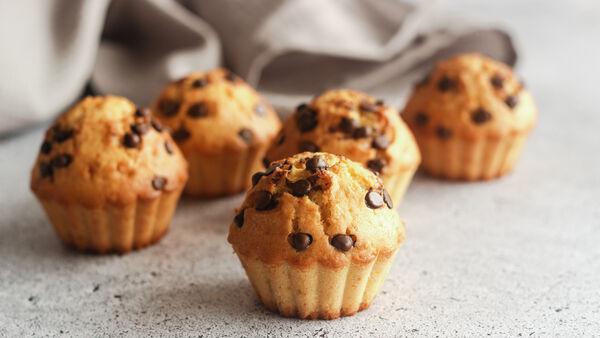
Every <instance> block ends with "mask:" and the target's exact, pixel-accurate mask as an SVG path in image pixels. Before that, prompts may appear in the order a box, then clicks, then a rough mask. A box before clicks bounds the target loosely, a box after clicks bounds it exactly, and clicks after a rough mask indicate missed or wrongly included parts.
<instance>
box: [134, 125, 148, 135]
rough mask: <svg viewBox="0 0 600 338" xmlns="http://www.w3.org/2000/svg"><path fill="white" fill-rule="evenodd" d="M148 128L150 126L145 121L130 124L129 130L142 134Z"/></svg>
mask: <svg viewBox="0 0 600 338" xmlns="http://www.w3.org/2000/svg"><path fill="white" fill-rule="evenodd" d="M148 130H150V127H149V126H148V125H147V124H145V123H134V124H132V125H131V131H132V132H134V133H136V134H138V135H144V134H145V133H147V132H148Z"/></svg>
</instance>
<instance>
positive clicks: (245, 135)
mask: <svg viewBox="0 0 600 338" xmlns="http://www.w3.org/2000/svg"><path fill="white" fill-rule="evenodd" d="M238 136H239V137H240V138H241V139H242V140H243V141H244V142H246V143H247V144H250V143H252V140H253V139H254V133H252V130H250V129H248V128H242V129H240V131H239V132H238Z"/></svg>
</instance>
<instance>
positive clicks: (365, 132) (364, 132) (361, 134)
mask: <svg viewBox="0 0 600 338" xmlns="http://www.w3.org/2000/svg"><path fill="white" fill-rule="evenodd" d="M372 133H373V129H372V128H371V127H370V126H362V127H358V128H356V129H354V132H353V133H352V137H353V138H355V139H359V138H365V137H369V136H371V134H372Z"/></svg>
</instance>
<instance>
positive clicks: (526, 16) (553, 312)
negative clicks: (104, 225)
mask: <svg viewBox="0 0 600 338" xmlns="http://www.w3.org/2000/svg"><path fill="white" fill-rule="evenodd" d="M451 3H452V11H453V12H456V13H459V14H461V15H465V16H469V17H475V18H478V19H479V20H482V19H484V20H486V19H489V20H490V22H500V23H503V24H504V26H506V27H508V28H510V29H511V30H512V31H513V32H514V33H515V35H516V36H517V37H518V42H519V45H520V47H521V55H522V59H521V61H522V62H521V64H520V71H521V73H522V74H523V76H524V78H525V79H526V82H527V85H528V87H529V88H530V89H531V90H532V92H533V94H534V95H535V97H536V98H537V101H538V104H539V108H540V111H541V115H540V120H539V125H538V127H537V128H536V129H535V132H534V134H533V135H532V137H531V138H530V141H529V142H528V144H527V146H526V150H525V153H524V155H523V157H522V160H521V162H520V163H519V165H518V167H517V168H516V171H515V172H514V173H513V174H511V175H510V176H508V177H505V178H502V179H500V180H496V181H492V182H485V183H448V182H444V181H438V180H435V179H431V178H427V177H425V176H418V177H417V178H416V179H415V181H414V182H413V184H412V186H411V188H410V190H409V192H408V195H407V197H406V200H405V202H404V203H403V204H402V205H401V206H400V208H399V211H400V213H401V215H402V217H403V218H404V219H405V220H406V222H407V230H408V240H407V242H406V245H405V246H404V247H403V248H402V250H401V251H400V254H399V255H398V257H397V259H396V262H395V264H394V266H393V268H392V271H391V273H390V276H389V279H388V281H387V282H386V283H385V285H384V286H383V290H382V292H381V294H380V295H379V296H378V297H377V298H376V300H375V302H374V304H373V305H372V306H371V308H369V309H368V310H366V311H364V312H362V313H359V314H357V315H356V316H354V317H349V318H344V319H340V320H335V321H300V320H294V319H283V318H280V317H278V316H277V315H274V314H271V313H269V312H266V311H265V310H264V309H263V308H262V307H261V306H260V305H259V304H258V303H257V301H256V298H255V296H254V294H253V291H252V289H251V287H250V285H249V283H248V282H247V280H246V277H245V275H244V273H243V270H242V268H241V266H240V265H239V263H238V261H237V259H236V258H235V256H234V255H233V253H232V250H231V249H230V247H229V245H228V244H227V242H226V229H227V224H228V222H229V221H230V219H231V218H232V216H233V214H232V211H231V210H232V209H233V208H234V207H235V206H236V205H237V204H238V203H239V202H240V201H241V196H237V197H233V198H228V199H221V200H215V201H205V202H197V201H190V200H185V201H183V203H182V204H181V205H180V207H179V209H178V211H177V215H176V217H175V220H174V222H173V227H172V231H171V232H170V233H169V234H168V235H167V236H166V237H165V238H164V240H163V241H161V242H160V243H159V244H158V245H155V246H153V247H151V248H148V249H146V250H142V251H139V252H135V253H132V254H128V255H124V256H118V255H111V256H92V255H81V254H77V253H74V252H71V251H69V250H66V249H64V248H63V247H62V246H61V245H60V243H59V242H58V240H57V238H56V236H55V235H54V233H53V231H52V229H51V227H50V225H49V224H48V222H47V220H46V218H45V216H44V214H43V213H42V210H41V209H40V207H39V206H38V204H37V203H36V202H35V200H34V197H33V196H32V194H31V193H30V192H29V189H28V180H29V179H28V176H29V170H30V165H31V163H32V162H33V158H34V156H35V153H36V152H37V150H38V146H39V143H40V140H41V134H42V129H36V130H32V131H30V132H29V133H26V134H24V135H22V136H19V137H16V138H13V139H9V140H5V141H3V142H1V143H0V159H1V164H0V194H1V195H0V197H1V199H0V336H25V335H38V336H44V335H50V336H63V335H64V336H88V337H90V336H108V335H110V336H116V335H125V336H142V335H143V336H146V335H152V336H157V335H169V336H327V337H334V336H385V337H388V336H485V335H492V336H569V337H572V336H590V335H598V334H600V244H599V243H600V156H599V155H600V111H599V109H598V105H597V103H596V100H598V99H599V96H600V95H599V91H598V90H599V89H598V88H599V84H600V72H599V69H600V67H599V66H598V62H599V61H598V60H600V5H599V2H597V1H569V2H567V1H561V2H558V1H556V2H550V1H530V2H525V1H509V2H507V1H498V2H494V3H491V2H488V1H485V2H484V1H476V0H472V1H457V2H455V1H452V2H451Z"/></svg>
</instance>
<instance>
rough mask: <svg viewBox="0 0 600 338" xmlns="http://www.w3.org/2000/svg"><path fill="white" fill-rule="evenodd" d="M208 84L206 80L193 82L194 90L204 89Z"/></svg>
mask: <svg viewBox="0 0 600 338" xmlns="http://www.w3.org/2000/svg"><path fill="white" fill-rule="evenodd" d="M207 84H208V82H206V80H204V79H196V80H194V82H192V88H202V87H204V86H206V85H207Z"/></svg>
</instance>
